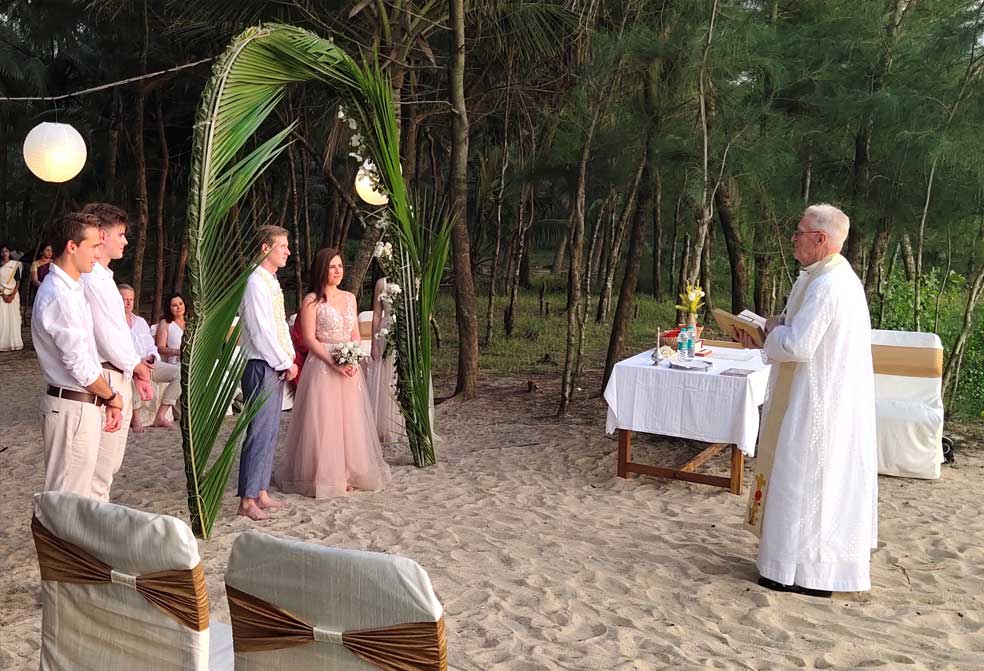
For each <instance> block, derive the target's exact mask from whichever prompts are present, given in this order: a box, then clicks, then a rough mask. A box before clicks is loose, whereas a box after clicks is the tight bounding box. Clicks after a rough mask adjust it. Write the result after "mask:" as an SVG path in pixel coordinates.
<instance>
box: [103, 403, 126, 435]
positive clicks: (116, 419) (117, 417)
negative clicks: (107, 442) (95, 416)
mask: <svg viewBox="0 0 984 671" xmlns="http://www.w3.org/2000/svg"><path fill="white" fill-rule="evenodd" d="M117 401H119V402H120V403H122V400H121V399H120V398H119V397H118V396H117V397H116V399H115V400H114V401H113V404H114V405H107V406H106V423H105V424H104V425H103V431H105V432H106V433H115V432H116V431H119V430H120V425H122V424H123V412H122V411H121V409H120V408H119V407H117V406H116V405H115V403H116V402H117Z"/></svg>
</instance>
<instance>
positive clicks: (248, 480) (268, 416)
mask: <svg viewBox="0 0 984 671" xmlns="http://www.w3.org/2000/svg"><path fill="white" fill-rule="evenodd" d="M268 390H269V394H270V395H269V396H268V397H267V400H266V402H265V403H264V404H263V407H262V408H260V411H259V412H258V413H257V414H256V416H255V417H254V418H253V421H252V422H250V423H249V426H248V427H247V428H246V440H245V442H244V443H243V456H242V458H240V460H239V493H238V496H239V497H240V498H248V499H255V498H256V497H257V496H259V495H260V491H261V490H264V489H267V488H268V487H269V486H270V473H271V471H273V455H274V452H276V450H277V437H278V436H279V435H280V409H281V408H282V407H283V401H284V382H283V380H281V379H280V373H278V372H277V371H275V370H274V369H272V368H270V366H268V365H267V363H266V362H265V361H262V360H260V359H250V360H249V361H248V362H247V363H246V370H245V371H243V399H244V400H249V399H251V398H253V397H254V396H262V395H263V394H265V393H267V391H268Z"/></svg>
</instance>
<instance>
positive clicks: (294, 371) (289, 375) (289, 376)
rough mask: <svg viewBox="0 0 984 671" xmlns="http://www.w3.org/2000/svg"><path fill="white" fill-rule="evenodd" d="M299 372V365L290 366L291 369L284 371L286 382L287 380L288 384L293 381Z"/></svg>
mask: <svg viewBox="0 0 984 671" xmlns="http://www.w3.org/2000/svg"><path fill="white" fill-rule="evenodd" d="M297 372H298V371H297V364H296V363H292V364H291V365H290V368H288V369H287V370H285V371H284V380H286V381H287V382H290V381H291V380H293V379H294V378H296V377H297Z"/></svg>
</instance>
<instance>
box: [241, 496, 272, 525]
mask: <svg viewBox="0 0 984 671" xmlns="http://www.w3.org/2000/svg"><path fill="white" fill-rule="evenodd" d="M236 514H237V515H242V516H243V517H248V518H249V519H251V520H253V521H254V522H260V521H263V520H268V519H270V516H269V515H267V514H266V513H265V512H263V510H262V509H260V507H259V506H258V505H256V501H255V500H254V499H243V500H242V502H241V503H240V504H239V510H238V511H236Z"/></svg>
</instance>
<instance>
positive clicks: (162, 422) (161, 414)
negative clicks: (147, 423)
mask: <svg viewBox="0 0 984 671" xmlns="http://www.w3.org/2000/svg"><path fill="white" fill-rule="evenodd" d="M170 409H171V406H169V405H162V406H161V407H159V408H158V409H157V414H156V415H155V416H154V426H159V427H161V428H164V429H170V428H171V427H172V426H174V421H173V420H170V419H168V417H167V411H168V410H170Z"/></svg>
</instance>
